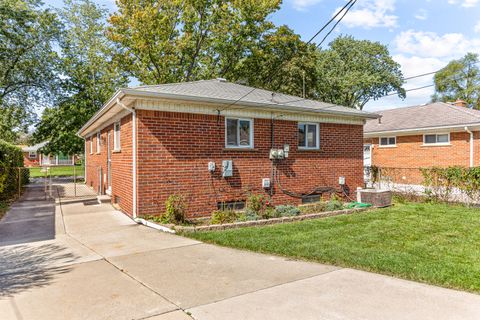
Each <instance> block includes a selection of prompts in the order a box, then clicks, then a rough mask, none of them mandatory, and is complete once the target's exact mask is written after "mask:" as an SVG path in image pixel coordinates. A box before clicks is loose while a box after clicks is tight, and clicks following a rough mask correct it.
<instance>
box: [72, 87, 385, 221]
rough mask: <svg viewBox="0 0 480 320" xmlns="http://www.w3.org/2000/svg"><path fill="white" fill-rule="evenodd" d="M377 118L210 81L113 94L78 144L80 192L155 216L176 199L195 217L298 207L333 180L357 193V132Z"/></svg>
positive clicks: (334, 184)
mask: <svg viewBox="0 0 480 320" xmlns="http://www.w3.org/2000/svg"><path fill="white" fill-rule="evenodd" d="M236 101H237V103H235V104H233V103H234V102H236ZM376 117H377V115H376V114H372V113H367V112H363V111H359V110H355V109H350V108H346V107H341V106H337V105H331V104H326V103H321V102H318V101H312V100H306V99H302V98H299V97H294V96H289V95H284V94H279V93H273V92H270V91H266V90H260V89H257V90H255V89H253V88H251V87H247V86H243V85H239V84H234V83H230V82H227V81H225V80H224V79H216V80H207V81H196V82H187V83H176V84H165V85H157V86H140V87H136V88H129V89H121V90H119V91H117V92H116V93H115V94H114V96H113V97H112V98H111V99H110V100H109V101H108V102H107V103H106V104H105V105H104V106H103V107H102V108H101V110H99V111H98V112H97V113H96V114H95V115H94V116H93V117H92V118H91V119H90V120H89V121H88V122H87V123H86V124H85V125H84V126H83V127H82V128H81V129H80V130H79V132H78V135H79V136H81V137H83V138H84V139H85V159H86V173H85V174H86V180H85V181H86V183H87V185H89V186H91V187H92V188H94V190H96V191H97V192H99V193H101V194H108V195H110V196H111V200H112V203H114V204H116V205H117V206H118V207H119V208H120V209H121V210H122V211H124V212H125V213H127V214H129V215H130V216H133V217H136V216H138V215H145V214H161V213H162V212H163V210H164V202H165V200H166V199H167V197H168V196H169V195H171V194H182V195H184V196H185V197H186V199H187V201H188V215H189V216H190V217H195V216H205V215H209V214H210V213H211V212H212V211H214V210H216V209H217V208H218V207H221V206H224V205H227V206H230V207H234V208H241V206H242V205H243V204H244V201H245V199H246V197H247V194H248V193H249V192H253V193H262V194H266V195H269V196H271V201H272V202H273V203H274V204H281V203H292V204H299V203H301V202H302V201H309V200H312V199H313V200H314V198H315V197H316V196H317V195H319V194H320V193H322V190H324V189H325V188H326V187H330V188H335V189H337V190H339V188H340V185H339V177H344V178H345V187H344V189H345V190H348V189H350V190H355V189H356V188H357V187H360V186H363V153H362V146H363V124H364V121H365V119H373V118H376ZM271 149H274V152H273V154H272V157H276V159H274V160H271V159H270V156H271ZM283 157H284V159H282V158H283ZM341 180H343V179H341ZM322 188H323V189H322Z"/></svg>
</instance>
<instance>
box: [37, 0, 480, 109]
mask: <svg viewBox="0 0 480 320" xmlns="http://www.w3.org/2000/svg"><path fill="white" fill-rule="evenodd" d="M96 2H97V3H99V4H101V5H104V6H106V7H107V8H108V9H109V10H110V11H112V12H113V11H114V10H115V2H114V1H113V0H97V1H96ZM346 2H347V1H346V0H283V4H282V7H281V9H280V10H279V11H277V12H276V13H274V14H273V15H272V16H271V17H270V19H271V20H272V21H273V22H275V24H277V25H280V24H286V25H288V26H289V27H290V28H292V29H293V30H294V31H295V32H296V33H298V34H300V35H301V36H302V38H303V39H304V40H308V39H309V38H310V37H311V36H312V35H313V34H314V33H315V32H316V31H317V30H318V29H319V28H320V27H321V26H322V25H323V24H324V23H325V22H326V21H328V20H329V19H330V18H331V17H332V16H333V14H334V13H335V12H336V10H338V9H339V8H340V7H342V6H343V5H344V4H345V3H346ZM45 4H46V5H51V6H54V7H58V6H61V5H62V1H61V0H46V1H45ZM339 34H348V35H352V36H354V37H355V38H357V39H368V40H373V41H379V42H381V43H383V44H385V45H387V46H388V48H389V50H390V53H391V55H392V56H393V57H394V59H395V60H396V61H397V62H399V63H400V65H401V66H402V71H403V74H404V76H405V77H409V76H414V75H418V74H422V73H426V72H431V71H435V70H438V69H439V68H441V67H443V66H445V65H446V64H447V63H448V61H450V60H452V59H457V58H460V57H462V56H464V55H465V54H466V53H467V52H477V53H480V0H357V2H356V4H355V5H354V6H353V7H352V9H351V10H350V12H349V13H348V14H347V15H346V16H345V18H344V19H343V20H342V22H341V23H340V24H339V25H338V26H337V28H336V30H335V31H334V32H333V33H332V34H331V36H330V37H329V38H328V40H332V39H333V38H334V37H335V36H337V35H339ZM323 35H324V34H321V35H320V36H319V37H318V38H317V39H316V40H318V41H320V40H321V38H323ZM328 40H327V42H328ZM432 83H433V76H426V77H422V78H417V79H412V80H410V81H408V82H407V83H406V84H405V88H406V89H409V88H417V87H421V86H425V85H429V84H432ZM432 93H433V88H426V89H423V90H418V91H412V92H407V98H406V99H405V100H403V101H402V100H401V99H399V98H397V97H396V96H390V97H385V98H382V99H380V100H377V101H372V102H369V103H368V104H367V105H366V106H365V110H369V111H375V110H380V109H387V108H395V107H401V106H408V105H416V104H421V103H425V102H428V101H429V99H430V96H431V94H432Z"/></svg>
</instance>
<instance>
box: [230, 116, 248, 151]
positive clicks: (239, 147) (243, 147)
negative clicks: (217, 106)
mask: <svg viewBox="0 0 480 320" xmlns="http://www.w3.org/2000/svg"><path fill="white" fill-rule="evenodd" d="M228 120H237V122H240V121H248V122H249V123H250V137H249V145H248V146H242V145H240V143H239V141H238V140H239V139H240V126H239V125H237V145H234V146H232V145H229V144H228V136H227V122H228ZM225 148H228V149H253V119H249V118H236V117H226V118H225Z"/></svg>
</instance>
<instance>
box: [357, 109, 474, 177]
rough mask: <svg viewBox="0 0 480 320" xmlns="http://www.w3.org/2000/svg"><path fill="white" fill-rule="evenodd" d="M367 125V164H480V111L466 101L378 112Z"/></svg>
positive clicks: (395, 166)
mask: <svg viewBox="0 0 480 320" xmlns="http://www.w3.org/2000/svg"><path fill="white" fill-rule="evenodd" d="M378 114H380V116H381V118H379V119H375V120H368V121H367V123H366V125H365V127H364V161H365V165H366V166H370V165H375V166H378V167H384V168H422V167H432V166H438V167H448V166H464V167H473V166H479V165H480V111H478V110H472V109H469V108H466V103H465V102H464V101H457V102H455V103H451V104H450V103H443V102H435V103H429V104H425V105H419V106H413V107H406V108H398V109H391V110H385V111H380V112H378Z"/></svg>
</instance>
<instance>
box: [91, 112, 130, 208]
mask: <svg viewBox="0 0 480 320" xmlns="http://www.w3.org/2000/svg"><path fill="white" fill-rule="evenodd" d="M109 132H110V150H111V170H112V174H111V178H112V202H114V201H116V200H118V206H119V207H120V209H121V210H122V211H124V212H126V213H128V214H130V215H131V214H132V208H133V206H132V116H131V115H128V116H125V117H124V118H122V119H121V121H120V144H121V150H120V151H118V152H117V151H114V148H113V124H112V125H110V126H108V127H106V128H104V129H102V130H101V146H100V152H97V135H96V133H95V134H94V135H93V136H92V137H91V139H93V149H92V150H93V153H92V154H90V138H89V139H86V152H87V154H86V161H87V166H86V168H87V169H86V171H87V181H86V184H87V185H89V186H91V187H92V188H93V189H94V190H95V191H97V192H98V191H99V190H100V189H99V186H100V184H101V185H102V190H103V191H105V190H106V189H107V187H108V186H107V178H106V175H107V135H108V133H109ZM100 170H101V171H100ZM100 172H101V179H100ZM100 181H101V182H100Z"/></svg>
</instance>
